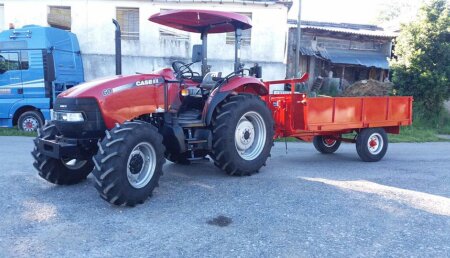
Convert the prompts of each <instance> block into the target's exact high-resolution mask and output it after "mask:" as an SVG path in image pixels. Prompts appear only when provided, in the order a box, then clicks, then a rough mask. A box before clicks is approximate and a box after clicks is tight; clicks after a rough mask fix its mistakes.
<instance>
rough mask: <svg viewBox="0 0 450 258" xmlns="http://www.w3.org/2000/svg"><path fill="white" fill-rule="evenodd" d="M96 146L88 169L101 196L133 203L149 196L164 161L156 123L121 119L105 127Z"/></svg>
mask: <svg viewBox="0 0 450 258" xmlns="http://www.w3.org/2000/svg"><path fill="white" fill-rule="evenodd" d="M98 148H99V149H98V153H97V155H95V156H94V157H93V159H92V160H93V161H94V164H95V167H94V171H93V172H92V173H93V175H94V177H95V181H96V184H95V187H96V188H97V190H98V192H99V193H100V196H101V197H102V198H103V199H104V200H106V201H108V202H110V203H112V204H115V205H126V206H135V205H136V204H139V203H143V202H144V201H145V200H146V199H147V198H148V197H149V196H151V194H152V192H153V189H155V187H157V186H158V180H159V177H160V176H161V175H162V166H163V164H164V162H165V159H164V150H165V148H164V145H163V144H162V136H161V135H160V134H159V133H158V130H157V129H156V127H154V126H153V125H151V124H148V123H145V122H142V121H133V122H125V123H124V124H122V125H117V126H116V127H114V128H113V129H112V130H110V131H106V136H105V137H104V139H103V140H102V141H101V142H99V143H98Z"/></svg>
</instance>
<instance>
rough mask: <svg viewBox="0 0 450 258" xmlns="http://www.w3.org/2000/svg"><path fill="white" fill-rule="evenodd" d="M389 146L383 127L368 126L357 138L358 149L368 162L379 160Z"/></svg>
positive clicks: (361, 156)
mask: <svg viewBox="0 0 450 258" xmlns="http://www.w3.org/2000/svg"><path fill="white" fill-rule="evenodd" d="M387 148H388V137H387V134H386V131H385V130H384V129H383V128H366V129H363V130H361V132H360V133H359V134H358V136H357V138H356V151H357V152H358V155H359V157H360V158H361V159H362V160H363V161H366V162H375V161H379V160H380V159H382V158H383V157H384V155H385V154H386V151H387Z"/></svg>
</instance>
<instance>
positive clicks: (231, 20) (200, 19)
mask: <svg viewBox="0 0 450 258" xmlns="http://www.w3.org/2000/svg"><path fill="white" fill-rule="evenodd" d="M149 20H150V21H152V22H155V23H158V24H162V25H165V26H168V27H171V28H175V29H179V30H183V31H188V32H197V33H204V32H206V33H224V32H233V31H235V30H236V29H237V28H240V29H242V30H246V29H250V28H251V27H252V25H251V20H250V18H248V17H247V16H245V15H242V14H238V13H231V12H220V11H207V10H171V11H163V12H160V13H157V14H154V15H152V16H151V17H150V18H149Z"/></svg>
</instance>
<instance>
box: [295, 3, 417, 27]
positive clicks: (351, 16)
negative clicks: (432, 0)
mask: <svg viewBox="0 0 450 258" xmlns="http://www.w3.org/2000/svg"><path fill="white" fill-rule="evenodd" d="M394 1H396V2H404V3H407V4H408V5H412V7H409V8H404V9H402V12H403V13H402V15H401V16H402V17H403V16H405V17H404V18H403V19H408V18H409V17H411V16H412V15H411V12H414V11H415V10H416V9H417V7H418V6H419V5H420V2H422V0H302V9H303V10H302V20H312V21H325V22H347V23H361V24H375V23H376V18H377V16H378V14H379V12H380V11H381V10H383V8H386V6H388V5H389V4H392V2H394ZM293 2H294V5H293V6H292V8H291V10H290V13H289V18H290V19H297V16H298V2H299V0H293Z"/></svg>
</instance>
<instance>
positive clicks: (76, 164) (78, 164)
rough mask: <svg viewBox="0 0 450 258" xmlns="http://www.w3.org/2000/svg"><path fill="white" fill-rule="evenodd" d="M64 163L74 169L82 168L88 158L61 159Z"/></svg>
mask: <svg viewBox="0 0 450 258" xmlns="http://www.w3.org/2000/svg"><path fill="white" fill-rule="evenodd" d="M61 161H62V163H63V165H64V166H65V167H66V168H68V169H72V170H76V169H80V168H82V167H83V166H84V165H85V164H86V162H87V161H86V160H80V159H71V158H68V159H61Z"/></svg>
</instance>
